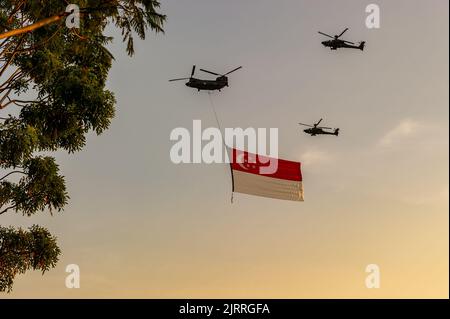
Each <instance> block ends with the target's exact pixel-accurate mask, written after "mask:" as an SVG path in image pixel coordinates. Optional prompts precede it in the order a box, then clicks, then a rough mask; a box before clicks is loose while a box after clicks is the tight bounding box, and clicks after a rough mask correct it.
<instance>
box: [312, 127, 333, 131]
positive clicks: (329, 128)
mask: <svg viewBox="0 0 450 319" xmlns="http://www.w3.org/2000/svg"><path fill="white" fill-rule="evenodd" d="M316 128H324V129H326V130H332V129H333V128H331V127H326V126H316Z"/></svg>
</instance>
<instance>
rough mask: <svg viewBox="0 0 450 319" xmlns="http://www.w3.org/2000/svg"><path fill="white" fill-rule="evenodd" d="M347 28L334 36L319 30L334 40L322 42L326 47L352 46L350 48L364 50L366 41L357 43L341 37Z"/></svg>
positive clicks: (332, 48) (333, 48) (334, 48)
mask: <svg viewBox="0 0 450 319" xmlns="http://www.w3.org/2000/svg"><path fill="white" fill-rule="evenodd" d="M347 30H348V28H345V30H344V31H342V32H341V34H339V35H335V36H334V37H332V36H331V35H329V34H326V33H323V32H320V31H319V33H320V34H322V35H324V36H326V37H329V38H332V39H333V40H327V41H323V42H322V44H323V45H324V46H325V47H329V48H330V49H331V50H337V49H338V48H350V49H360V50H361V51H363V50H364V45H365V44H366V42H365V41H362V42H360V43H359V45H355V44H354V43H353V42H350V41H346V40H341V39H339V38H340V37H341V36H342V35H343V34H344V33H345V31H347Z"/></svg>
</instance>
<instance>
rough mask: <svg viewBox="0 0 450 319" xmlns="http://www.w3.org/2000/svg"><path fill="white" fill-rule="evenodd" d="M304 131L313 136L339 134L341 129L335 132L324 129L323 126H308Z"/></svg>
mask: <svg viewBox="0 0 450 319" xmlns="http://www.w3.org/2000/svg"><path fill="white" fill-rule="evenodd" d="M303 132H305V133H306V134H309V135H311V136H316V135H336V136H338V135H339V129H336V130H334V132H327V131H324V130H323V129H321V128H307V129H305V130H303Z"/></svg>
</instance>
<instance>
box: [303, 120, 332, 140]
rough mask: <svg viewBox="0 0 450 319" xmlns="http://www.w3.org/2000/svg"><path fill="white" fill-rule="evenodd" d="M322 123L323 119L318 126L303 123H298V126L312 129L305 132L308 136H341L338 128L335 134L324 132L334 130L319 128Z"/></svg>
mask: <svg viewBox="0 0 450 319" xmlns="http://www.w3.org/2000/svg"><path fill="white" fill-rule="evenodd" d="M320 122H322V119H320V120H319V122H317V123H316V124H313V125H309V124H303V123H298V124H300V125H303V126H308V127H310V128H307V129H305V130H304V131H303V132H305V133H306V134H309V135H311V136H316V135H336V136H338V135H339V129H338V128H336V129H334V132H327V131H324V130H332V128H331V127H325V126H318V125H319V124H320Z"/></svg>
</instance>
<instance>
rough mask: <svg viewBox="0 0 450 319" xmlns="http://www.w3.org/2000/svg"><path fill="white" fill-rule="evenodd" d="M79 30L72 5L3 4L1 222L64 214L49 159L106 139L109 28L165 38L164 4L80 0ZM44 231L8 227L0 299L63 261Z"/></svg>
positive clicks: (1, 234) (1, 237) (0, 254)
mask: <svg viewBox="0 0 450 319" xmlns="http://www.w3.org/2000/svg"><path fill="white" fill-rule="evenodd" d="M71 3H75V4H77V5H78V6H79V8H80V11H79V12H80V28H79V29H75V28H71V29H69V28H67V27H66V21H65V20H66V17H68V16H69V15H70V14H71V12H66V6H67V5H68V2H67V3H66V1H60V0H33V1H27V0H13V1H11V0H9V1H3V0H0V216H2V215H3V214H6V213H11V212H16V213H21V214H23V215H27V216H30V215H33V214H35V213H37V212H39V211H49V212H50V213H52V212H54V211H56V212H58V211H61V210H62V209H63V208H64V206H65V205H66V204H67V201H68V199H69V197H68V193H67V191H66V186H65V182H64V177H63V176H61V175H60V173H59V168H58V165H57V163H56V162H55V159H54V158H53V157H51V156H43V155H42V154H45V153H46V152H51V151H56V150H65V151H67V152H69V153H72V152H75V151H79V150H81V149H82V148H83V147H84V145H85V143H86V137H85V136H86V134H87V133H88V132H89V131H94V132H95V133H96V134H101V133H102V132H103V131H104V130H106V129H107V128H108V127H109V125H110V122H111V119H112V118H113V117H114V110H115V98H114V94H113V92H110V91H109V90H107V89H106V87H105V83H106V80H107V76H108V73H109V70H110V68H111V64H112V61H113V56H112V55H111V53H110V52H109V51H108V50H107V49H106V47H105V46H106V45H107V44H108V43H110V42H111V41H112V40H113V39H112V38H111V37H108V36H106V35H105V28H106V27H107V25H108V24H111V23H112V24H114V25H115V26H116V27H117V28H118V29H120V30H121V31H122V39H121V40H122V41H123V42H124V43H125V44H126V52H127V53H128V54H129V55H130V56H132V55H133V54H134V46H133V43H134V42H133V39H134V36H135V35H137V36H138V37H139V38H141V39H145V35H146V32H147V31H148V30H152V31H155V32H163V29H162V27H163V23H164V21H165V16H164V15H162V14H160V13H158V12H157V10H158V9H159V2H158V1H157V0H129V1H127V0H80V1H71ZM59 253H60V251H59V248H58V246H57V244H56V239H55V238H54V237H53V236H52V235H51V234H50V233H49V232H48V231H47V230H46V229H44V228H41V227H38V226H33V227H32V228H30V229H29V230H27V231H26V230H23V229H14V228H11V227H9V228H4V227H1V228H0V291H10V290H11V288H12V284H13V279H14V276H15V275H16V274H18V273H23V272H25V271H26V270H28V269H40V270H42V271H46V270H48V269H50V268H51V267H54V266H55V264H56V262H57V260H58V256H59Z"/></svg>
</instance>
